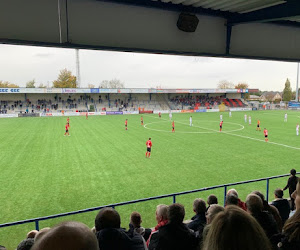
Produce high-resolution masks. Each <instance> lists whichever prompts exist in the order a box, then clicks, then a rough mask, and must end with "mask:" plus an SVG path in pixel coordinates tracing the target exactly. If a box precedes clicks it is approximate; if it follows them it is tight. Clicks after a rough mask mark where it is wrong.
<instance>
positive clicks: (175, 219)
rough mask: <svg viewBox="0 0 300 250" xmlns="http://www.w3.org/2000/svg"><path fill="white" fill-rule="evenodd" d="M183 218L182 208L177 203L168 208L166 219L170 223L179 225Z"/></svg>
mask: <svg viewBox="0 0 300 250" xmlns="http://www.w3.org/2000/svg"><path fill="white" fill-rule="evenodd" d="M184 216H185V210H184V206H183V205H181V204H179V203H174V204H172V205H170V206H169V209H168V219H169V222H170V223H174V224H180V223H182V222H183V219H184Z"/></svg>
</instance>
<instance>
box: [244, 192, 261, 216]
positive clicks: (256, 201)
mask: <svg viewBox="0 0 300 250" xmlns="http://www.w3.org/2000/svg"><path fill="white" fill-rule="evenodd" d="M246 206H247V210H248V211H249V212H250V213H251V214H256V213H259V212H261V211H262V210H263V202H262V200H261V198H260V197H259V196H258V195H256V194H249V195H248V196H247V198H246Z"/></svg>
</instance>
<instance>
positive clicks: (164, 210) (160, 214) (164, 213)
mask: <svg viewBox="0 0 300 250" xmlns="http://www.w3.org/2000/svg"><path fill="white" fill-rule="evenodd" d="M155 215H156V221H157V222H158V223H159V222H161V221H163V220H167V219H168V206H167V205H163V204H161V205H158V206H157V207H156V212H155Z"/></svg>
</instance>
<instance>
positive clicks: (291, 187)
mask: <svg viewBox="0 0 300 250" xmlns="http://www.w3.org/2000/svg"><path fill="white" fill-rule="evenodd" d="M290 173H291V176H290V177H289V179H288V182H287V184H286V186H285V187H284V189H283V191H284V190H286V189H287V188H289V194H290V198H291V203H292V204H291V210H294V209H295V200H294V199H293V197H292V193H293V192H294V191H295V190H296V185H297V182H298V177H297V176H296V170H295V169H291V171H290Z"/></svg>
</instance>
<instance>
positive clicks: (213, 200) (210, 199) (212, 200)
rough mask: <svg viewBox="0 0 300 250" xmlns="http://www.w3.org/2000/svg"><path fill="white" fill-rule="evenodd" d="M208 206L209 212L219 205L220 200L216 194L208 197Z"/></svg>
mask: <svg viewBox="0 0 300 250" xmlns="http://www.w3.org/2000/svg"><path fill="white" fill-rule="evenodd" d="M207 204H208V207H207V208H206V211H208V209H209V207H210V206H211V205H213V204H218V198H217V196H215V195H214V194H211V195H209V196H208V197H207Z"/></svg>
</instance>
